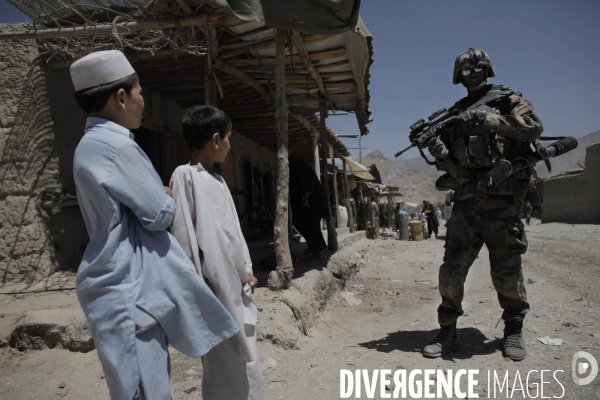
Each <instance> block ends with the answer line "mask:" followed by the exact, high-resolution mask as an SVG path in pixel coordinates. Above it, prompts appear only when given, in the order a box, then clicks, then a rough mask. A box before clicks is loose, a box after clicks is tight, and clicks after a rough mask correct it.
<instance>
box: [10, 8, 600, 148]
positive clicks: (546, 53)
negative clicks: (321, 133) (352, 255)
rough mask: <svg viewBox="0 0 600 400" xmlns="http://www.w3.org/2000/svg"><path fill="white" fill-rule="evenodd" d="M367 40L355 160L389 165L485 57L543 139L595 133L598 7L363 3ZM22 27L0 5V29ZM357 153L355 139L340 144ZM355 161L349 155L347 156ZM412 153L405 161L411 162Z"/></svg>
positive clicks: (598, 121) (340, 128) (339, 123)
mask: <svg viewBox="0 0 600 400" xmlns="http://www.w3.org/2000/svg"><path fill="white" fill-rule="evenodd" d="M361 16H362V18H363V20H364V22H365V24H366V25H367V27H368V29H369V31H370V32H371V34H372V35H373V38H374V39H373V46H374V49H375V54H374V59H375V62H374V63H373V65H372V66H371V84H370V87H369V90H370V93H371V102H370V106H371V110H372V111H373V122H372V123H371V124H370V125H369V127H370V130H371V132H370V133H369V135H368V136H366V137H363V138H362V146H363V147H366V148H367V149H366V150H363V156H364V155H366V154H367V153H368V152H370V151H373V150H380V151H382V152H383V153H384V154H385V155H386V156H388V157H392V156H393V154H394V153H395V152H396V151H398V150H399V149H401V148H404V147H406V146H407V145H408V144H409V142H408V139H407V137H408V127H409V126H410V125H411V124H412V123H414V122H415V121H417V120H418V119H419V118H425V117H427V116H428V115H430V114H431V113H433V112H434V111H436V110H438V109H440V108H442V107H450V106H451V105H452V104H454V102H455V101H456V100H457V99H459V98H460V97H463V96H464V95H465V90H464V88H463V87H462V86H461V85H456V86H454V85H452V69H453V66H454V59H455V58H456V56H457V55H458V54H459V53H461V52H463V51H465V50H467V49H468V48H469V47H474V48H481V49H484V50H485V51H487V52H488V54H489V55H490V57H491V59H492V62H493V63H494V67H495V69H496V78H493V79H491V80H490V83H503V84H506V85H508V86H510V87H511V88H512V89H514V90H518V91H521V92H523V96H524V97H525V98H526V99H528V100H530V101H531V102H532V103H533V105H534V106H535V110H536V113H537V114H538V115H539V116H540V118H541V119H542V121H543V123H544V134H545V135H548V136H559V135H571V136H575V137H580V136H583V135H586V134H588V133H590V132H594V131H597V130H600V76H599V72H598V71H600V45H599V44H598V42H599V40H600V24H599V23H598V21H599V20H600V1H598V0H569V1H566V0H503V1H502V2H498V1H491V0H488V1H486V0H363V1H362V5H361ZM24 19H25V17H24V16H23V15H22V14H20V13H19V12H18V11H16V10H15V9H14V8H13V7H12V6H10V5H8V4H7V2H6V0H0V22H15V21H24ZM327 124H328V126H330V127H331V128H332V129H333V130H334V131H335V132H336V133H338V134H356V133H358V125H357V124H356V119H355V118H354V116H353V115H347V116H335V117H330V118H328V121H327ZM343 140H344V142H345V143H346V145H347V146H348V147H358V139H343ZM352 152H353V154H354V156H355V157H353V158H358V150H352ZM417 155H418V153H417V152H416V151H414V150H413V151H412V152H408V153H406V156H408V157H415V156H417Z"/></svg>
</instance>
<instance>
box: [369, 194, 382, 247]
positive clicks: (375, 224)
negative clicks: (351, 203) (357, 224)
mask: <svg viewBox="0 0 600 400" xmlns="http://www.w3.org/2000/svg"><path fill="white" fill-rule="evenodd" d="M367 215H368V217H369V221H368V223H369V225H370V226H371V229H372V232H373V239H377V237H378V236H379V205H378V204H377V196H371V203H370V204H369V208H368V209H367Z"/></svg>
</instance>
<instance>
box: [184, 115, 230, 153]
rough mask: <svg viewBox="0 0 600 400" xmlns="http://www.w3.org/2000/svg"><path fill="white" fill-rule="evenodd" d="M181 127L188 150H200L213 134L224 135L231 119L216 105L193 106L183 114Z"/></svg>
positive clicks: (228, 129) (227, 130) (228, 128)
mask: <svg viewBox="0 0 600 400" xmlns="http://www.w3.org/2000/svg"><path fill="white" fill-rule="evenodd" d="M181 128H182V131H183V137H184V138H185V142H186V143H187V145H188V147H189V148H190V151H194V150H202V149H203V148H204V147H206V145H207V143H208V142H209V140H210V138H211V137H212V135H213V134H215V133H218V134H219V136H220V137H222V138H224V137H225V134H226V133H227V132H229V131H230V130H231V120H230V119H229V117H228V116H227V114H225V111H223V110H219V109H218V108H216V107H212V106H194V107H191V108H189V109H188V110H187V111H186V113H185V115H184V116H183V120H182V121H181Z"/></svg>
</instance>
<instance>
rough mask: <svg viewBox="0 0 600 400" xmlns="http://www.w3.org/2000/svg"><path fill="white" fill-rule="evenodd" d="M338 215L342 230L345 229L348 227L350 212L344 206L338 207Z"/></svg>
mask: <svg viewBox="0 0 600 400" xmlns="http://www.w3.org/2000/svg"><path fill="white" fill-rule="evenodd" d="M338 215H339V218H340V221H339V222H340V223H339V226H340V228H345V227H347V226H348V210H347V209H346V207H344V206H338Z"/></svg>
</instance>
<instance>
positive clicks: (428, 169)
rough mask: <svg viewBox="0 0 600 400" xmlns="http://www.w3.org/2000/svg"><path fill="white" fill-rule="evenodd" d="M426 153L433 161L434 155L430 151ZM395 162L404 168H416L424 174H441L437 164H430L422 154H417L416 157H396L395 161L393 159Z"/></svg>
mask: <svg viewBox="0 0 600 400" xmlns="http://www.w3.org/2000/svg"><path fill="white" fill-rule="evenodd" d="M425 155H427V157H428V158H429V160H430V161H433V157H430V156H429V153H428V152H427V153H426V154H425ZM392 162H393V163H394V164H396V165H400V166H402V167H404V168H409V169H414V170H415V171H418V172H420V173H422V174H427V175H436V176H437V175H441V172H440V171H438V170H437V168H436V167H435V165H429V164H427V163H426V162H425V160H424V159H423V157H421V156H417V157H414V158H402V157H400V158H396V159H394V161H392Z"/></svg>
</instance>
